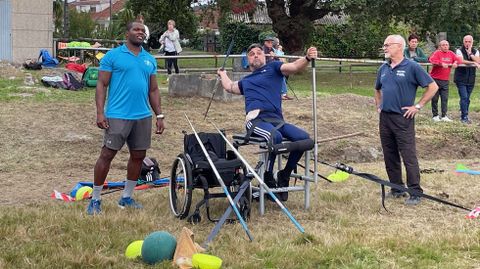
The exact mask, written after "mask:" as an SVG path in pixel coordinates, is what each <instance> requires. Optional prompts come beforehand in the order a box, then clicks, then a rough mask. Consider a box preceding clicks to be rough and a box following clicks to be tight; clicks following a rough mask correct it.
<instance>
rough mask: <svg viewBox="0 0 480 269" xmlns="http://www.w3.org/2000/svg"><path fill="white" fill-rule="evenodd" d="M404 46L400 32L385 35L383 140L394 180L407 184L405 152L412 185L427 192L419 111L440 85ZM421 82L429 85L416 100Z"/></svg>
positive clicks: (413, 199)
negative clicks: (417, 127) (418, 141)
mask: <svg viewBox="0 0 480 269" xmlns="http://www.w3.org/2000/svg"><path fill="white" fill-rule="evenodd" d="M404 48H405V39H403V37H402V36H400V35H390V36H388V37H387V38H386V39H385V42H384V43H383V50H384V52H385V58H387V59H388V60H387V62H386V63H384V64H383V65H382V66H380V68H379V70H378V73H377V80H376V82H375V104H376V105H377V111H378V113H379V114H380V123H379V129H380V140H381V143H382V149H383V154H384V161H385V168H386V170H387V174H388V178H389V179H390V182H392V183H395V184H399V185H403V181H402V166H401V161H400V156H401V157H402V159H403V163H404V165H405V169H406V171H407V186H408V188H410V189H415V190H418V191H420V192H423V190H422V188H421V187H420V169H419V166H418V160H417V153H416V146H415V115H416V114H417V113H418V112H419V111H420V109H421V108H422V107H423V106H424V105H425V104H426V103H428V102H429V101H430V99H432V97H433V96H434V95H435V93H436V92H437V90H438V86H437V84H436V83H435V81H434V80H433V79H432V78H431V77H430V75H429V74H428V73H427V72H426V71H425V70H424V69H423V68H422V67H421V66H420V65H419V64H418V63H416V62H414V61H410V60H408V59H406V58H404V56H403V49H404ZM418 86H421V87H422V88H425V87H426V88H427V89H426V90H425V93H424V94H423V96H422V98H420V101H418V103H417V104H415V95H416V92H417V87H418ZM406 195H407V194H406V193H404V192H402V191H400V190H396V189H392V190H391V191H390V194H389V196H392V197H395V198H399V197H405V196H406ZM419 202H420V197H418V196H415V195H411V196H410V197H409V198H408V199H407V200H405V203H406V204H407V205H416V204H418V203H419Z"/></svg>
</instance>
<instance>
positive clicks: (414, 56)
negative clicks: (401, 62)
mask: <svg viewBox="0 0 480 269" xmlns="http://www.w3.org/2000/svg"><path fill="white" fill-rule="evenodd" d="M418 39H419V38H418V36H417V35H416V34H411V35H409V36H408V47H406V48H405V50H404V51H403V56H404V57H405V58H407V59H410V60H413V61H415V62H418V63H428V58H427V55H425V53H424V52H423V50H422V49H421V48H419V47H418Z"/></svg>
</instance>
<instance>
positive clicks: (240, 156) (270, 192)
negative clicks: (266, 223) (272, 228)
mask: <svg viewBox="0 0 480 269" xmlns="http://www.w3.org/2000/svg"><path fill="white" fill-rule="evenodd" d="M211 123H212V125H213V127H215V129H217V131H218V133H219V134H220V135H221V136H222V137H223V140H225V142H227V144H228V146H229V147H230V148H231V149H232V150H233V152H235V155H237V157H238V158H239V159H240V160H241V161H242V162H243V164H245V167H247V169H248V171H249V172H250V173H252V174H253V176H254V177H255V178H256V179H257V180H258V182H259V183H260V185H262V187H264V188H265V190H266V191H267V192H268V194H269V195H270V197H272V199H273V200H274V201H275V203H276V204H277V205H278V206H279V207H280V208H281V209H282V211H283V212H284V213H285V214H286V215H287V216H288V218H289V219H290V220H291V221H292V222H293V224H294V225H295V227H297V229H298V230H299V231H300V232H301V233H305V229H303V227H302V226H301V225H300V223H298V221H297V220H296V219H295V218H294V217H293V216H292V214H291V213H290V211H288V209H287V208H286V207H285V206H284V205H283V204H282V203H281V202H280V201H279V200H278V198H277V196H275V194H273V192H272V190H271V189H270V188H269V187H268V186H267V184H265V182H264V181H263V180H262V179H261V178H260V176H259V175H258V174H257V172H255V169H253V168H252V167H251V166H250V164H248V162H247V161H246V160H245V159H244V158H243V157H242V155H240V152H238V150H237V149H236V148H235V147H234V146H233V145H232V143H230V141H228V139H227V138H226V137H225V135H224V134H223V133H222V132H221V131H220V130H219V129H218V127H217V125H215V123H213V122H211Z"/></svg>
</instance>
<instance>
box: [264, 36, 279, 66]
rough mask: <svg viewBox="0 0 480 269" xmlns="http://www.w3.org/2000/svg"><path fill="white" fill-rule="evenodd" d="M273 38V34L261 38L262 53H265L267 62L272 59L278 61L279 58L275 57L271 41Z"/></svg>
mask: <svg viewBox="0 0 480 269" xmlns="http://www.w3.org/2000/svg"><path fill="white" fill-rule="evenodd" d="M274 41H275V38H274V37H273V36H266V37H265V38H264V39H263V53H265V57H266V61H267V64H268V63H269V62H272V61H278V60H279V58H278V57H276V56H277V55H276V54H275V50H274V49H273V42H274Z"/></svg>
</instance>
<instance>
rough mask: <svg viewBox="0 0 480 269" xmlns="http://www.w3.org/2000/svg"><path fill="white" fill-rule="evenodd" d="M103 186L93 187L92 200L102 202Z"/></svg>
mask: <svg viewBox="0 0 480 269" xmlns="http://www.w3.org/2000/svg"><path fill="white" fill-rule="evenodd" d="M102 189H103V185H100V186H95V185H93V192H92V199H93V200H101V199H102V197H101V196H100V195H101V193H102Z"/></svg>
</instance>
